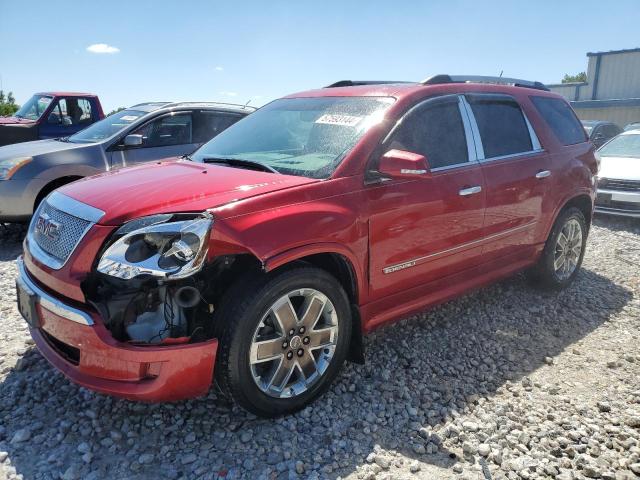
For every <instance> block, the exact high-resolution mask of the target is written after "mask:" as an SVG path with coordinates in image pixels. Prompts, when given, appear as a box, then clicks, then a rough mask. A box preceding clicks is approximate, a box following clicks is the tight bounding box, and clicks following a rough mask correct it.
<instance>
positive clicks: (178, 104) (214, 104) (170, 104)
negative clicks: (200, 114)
mask: <svg viewBox="0 0 640 480" xmlns="http://www.w3.org/2000/svg"><path fill="white" fill-rule="evenodd" d="M198 105H202V106H207V107H218V106H219V107H233V108H238V109H240V110H244V109H247V110H256V107H251V106H249V105H242V104H239V103H225V102H191V101H188V102H168V103H167V104H166V105H163V108H167V107H181V106H198Z"/></svg>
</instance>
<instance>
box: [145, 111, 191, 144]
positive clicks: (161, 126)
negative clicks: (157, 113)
mask: <svg viewBox="0 0 640 480" xmlns="http://www.w3.org/2000/svg"><path fill="white" fill-rule="evenodd" d="M132 133H133V134H135V135H142V148H150V147H167V146H171V145H187V144H189V143H193V142H192V122H191V114H190V113H183V114H176V115H167V116H164V117H161V118H158V119H156V120H152V121H150V122H147V123H146V124H144V125H143V126H142V127H140V128H138V129H137V130H136V131H135V132H132Z"/></svg>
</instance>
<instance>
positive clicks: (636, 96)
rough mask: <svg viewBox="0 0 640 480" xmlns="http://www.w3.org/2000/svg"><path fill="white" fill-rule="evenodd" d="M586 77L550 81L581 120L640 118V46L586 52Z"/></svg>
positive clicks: (628, 120) (624, 122)
mask: <svg viewBox="0 0 640 480" xmlns="http://www.w3.org/2000/svg"><path fill="white" fill-rule="evenodd" d="M587 58H588V59H589V65H588V66H587V81H586V82H579V83H558V84H553V85H547V86H548V87H549V89H550V90H551V91H553V92H556V93H559V94H560V95H563V96H564V97H565V98H566V99H567V100H569V101H570V102H571V106H572V107H573V108H574V109H575V111H576V113H577V114H578V117H580V119H582V120H608V121H611V122H614V123H617V124H618V125H620V126H621V127H624V126H625V125H627V124H628V123H632V122H640V48H634V49H629V50H612V51H609V52H590V53H587Z"/></svg>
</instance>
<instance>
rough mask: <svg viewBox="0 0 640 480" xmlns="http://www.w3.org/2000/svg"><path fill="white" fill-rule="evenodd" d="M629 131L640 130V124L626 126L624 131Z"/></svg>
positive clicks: (634, 123)
mask: <svg viewBox="0 0 640 480" xmlns="http://www.w3.org/2000/svg"><path fill="white" fill-rule="evenodd" d="M629 130H640V122H633V123H629V124H627V125H625V127H624V131H625V132H627V131H629Z"/></svg>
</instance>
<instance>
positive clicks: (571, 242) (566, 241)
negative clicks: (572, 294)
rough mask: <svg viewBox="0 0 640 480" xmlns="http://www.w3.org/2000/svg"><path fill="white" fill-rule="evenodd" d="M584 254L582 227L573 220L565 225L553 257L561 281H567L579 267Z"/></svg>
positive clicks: (554, 266)
mask: <svg viewBox="0 0 640 480" xmlns="http://www.w3.org/2000/svg"><path fill="white" fill-rule="evenodd" d="M581 253H582V226H581V225H580V222H578V221H577V220H576V219H574V218H572V219H570V220H569V221H568V222H567V223H565V224H564V226H563V227H562V230H560V234H559V235H558V239H557V240H556V246H555V251H554V257H553V268H554V270H555V273H556V275H557V277H558V278H559V279H560V280H566V279H567V278H569V277H570V276H571V275H572V274H573V272H574V271H575V270H576V268H577V267H578V261H579V260H580V255H581Z"/></svg>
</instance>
